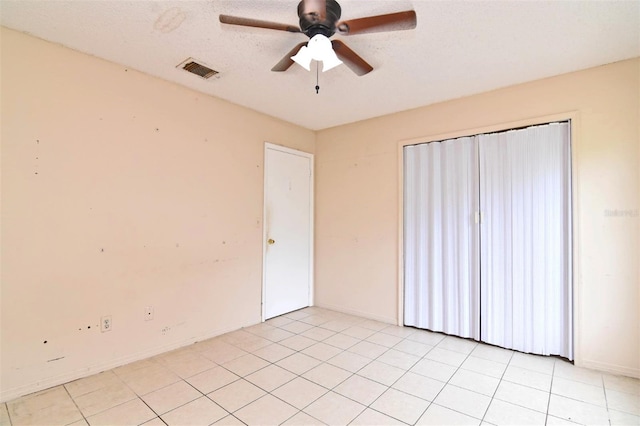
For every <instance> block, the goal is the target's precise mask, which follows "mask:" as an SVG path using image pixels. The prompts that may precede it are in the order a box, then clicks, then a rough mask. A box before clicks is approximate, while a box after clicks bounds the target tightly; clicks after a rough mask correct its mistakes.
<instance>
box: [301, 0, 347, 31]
mask: <svg viewBox="0 0 640 426" xmlns="http://www.w3.org/2000/svg"><path fill="white" fill-rule="evenodd" d="M317 3H325V4H326V7H325V11H322V10H317V7H316V8H314V5H315V6H317ZM341 14H342V9H341V8H340V5H339V4H338V2H337V1H335V0H325V1H324V2H313V1H304V0H303V1H301V2H300V3H299V4H298V16H299V17H300V29H301V30H302V32H303V33H304V34H306V35H307V36H308V37H309V38H312V37H313V36H315V35H318V34H322V35H323V36H325V37H331V36H332V35H334V34H335V32H336V23H337V22H338V20H339V19H340V15H341Z"/></svg>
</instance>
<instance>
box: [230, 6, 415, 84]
mask: <svg viewBox="0 0 640 426" xmlns="http://www.w3.org/2000/svg"><path fill="white" fill-rule="evenodd" d="M341 13H342V9H341V8H340V5H339V4H338V2H337V1H335V0H302V1H301V2H300V3H299V4H298V17H299V18H300V26H299V27H296V26H294V25H288V24H280V23H277V22H269V21H262V20H259V19H251V18H241V17H236V16H229V15H220V22H222V23H223V24H230V25H240V26H244V27H254V28H266V29H271V30H279V31H288V32H291V33H302V34H304V35H306V36H307V37H309V38H310V39H311V40H310V41H309V43H308V48H307V47H306V46H305V45H307V42H302V43H299V44H298V45H297V46H295V47H294V48H293V49H291V51H290V52H289V53H287V54H286V55H285V57H284V58H282V60H281V61H280V62H278V63H277V64H276V65H275V66H274V67H273V68H272V69H271V71H278V72H281V71H286V70H288V69H289V67H291V65H293V63H294V61H295V62H298V63H300V64H301V65H302V66H304V67H305V68H307V69H309V65H308V64H309V62H310V61H311V59H316V60H318V59H317V57H313V55H312V56H309V53H308V52H305V51H306V50H307V49H308V50H309V51H310V50H311V48H312V45H313V46H314V47H316V46H318V47H320V48H321V49H326V48H329V50H330V48H333V52H335V54H332V55H333V56H334V57H335V56H336V55H337V57H338V58H340V60H342V62H341V61H340V60H337V58H335V60H334V61H332V63H331V65H328V62H327V61H323V66H324V69H323V71H326V70H327V69H328V67H329V68H332V67H333V66H336V65H339V64H340V63H343V62H344V63H345V64H346V65H347V66H348V67H349V68H350V69H351V70H352V71H353V72H355V73H356V74H357V75H360V76H362V75H365V74H367V73H369V72H371V71H372V70H373V67H372V66H371V65H369V64H368V63H367V62H366V61H365V60H364V59H362V58H361V57H360V56H359V55H358V54H357V53H355V52H354V51H353V50H351V49H350V48H349V47H347V45H346V44H344V43H343V42H342V41H340V40H328V39H329V37H331V36H333V35H334V34H336V33H338V34H340V35H343V36H350V35H355V34H364V33H373V32H383V31H398V30H410V29H413V28H415V27H416V23H417V19H416V12H415V11H413V10H407V11H403V12H396V13H389V14H386V15H376V16H368V17H365V18H357V19H350V20H346V21H339V19H340V15H341ZM312 42H313V43H312ZM329 42H330V46H329ZM296 53H297V55H296ZM325 53H326V51H325ZM294 55H295V56H294ZM300 56H306V57H307V59H308V60H307V62H306V64H303V63H302V62H301V61H300V60H299V57H300ZM336 61H337V62H336ZM303 62H304V60H303Z"/></svg>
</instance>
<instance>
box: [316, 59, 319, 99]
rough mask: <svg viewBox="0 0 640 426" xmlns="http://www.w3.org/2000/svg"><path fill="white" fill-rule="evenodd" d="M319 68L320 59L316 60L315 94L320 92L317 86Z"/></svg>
mask: <svg viewBox="0 0 640 426" xmlns="http://www.w3.org/2000/svg"><path fill="white" fill-rule="evenodd" d="M319 69H320V61H316V95H317V94H319V93H320V86H319V84H320V83H319V81H318V80H319V75H320V73H319V71H318V70H319Z"/></svg>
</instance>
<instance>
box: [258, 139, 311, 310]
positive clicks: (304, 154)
mask: <svg viewBox="0 0 640 426" xmlns="http://www.w3.org/2000/svg"><path fill="white" fill-rule="evenodd" d="M267 150H272V151H280V152H285V153H287V154H293V155H297V156H300V157H304V158H308V159H309V160H310V161H309V163H310V170H311V173H310V176H309V203H310V206H309V306H313V289H314V283H313V276H314V252H313V247H314V242H313V235H314V224H313V212H314V193H313V190H314V186H315V185H314V176H315V172H314V156H313V154H310V153H308V152H303V151H298V150H297V149H293V148H287V147H284V146H280V145H276V144H273V143H269V142H265V143H264V157H263V159H262V163H263V164H264V177H263V186H264V189H263V192H262V193H263V200H262V297H261V321H262V322H264V321H265V314H266V312H265V309H266V308H265V295H266V286H267V237H268V235H267V234H268V229H267V221H266V218H267V173H269V165H268V164H267Z"/></svg>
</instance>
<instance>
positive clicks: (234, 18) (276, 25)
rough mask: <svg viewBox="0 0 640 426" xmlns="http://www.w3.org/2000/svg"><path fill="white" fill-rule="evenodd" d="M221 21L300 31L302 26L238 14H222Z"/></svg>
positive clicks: (291, 31)
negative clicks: (238, 15)
mask: <svg viewBox="0 0 640 426" xmlns="http://www.w3.org/2000/svg"><path fill="white" fill-rule="evenodd" d="M220 22H222V23H223V24H229V25H240V26H243V27H254V28H266V29H268V30H279V31H288V32H290V33H299V32H301V31H300V28H298V27H296V26H294V25H288V24H279V23H277V22H269V21H261V20H259V19H249V18H240V17H237V16H229V15H220Z"/></svg>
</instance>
